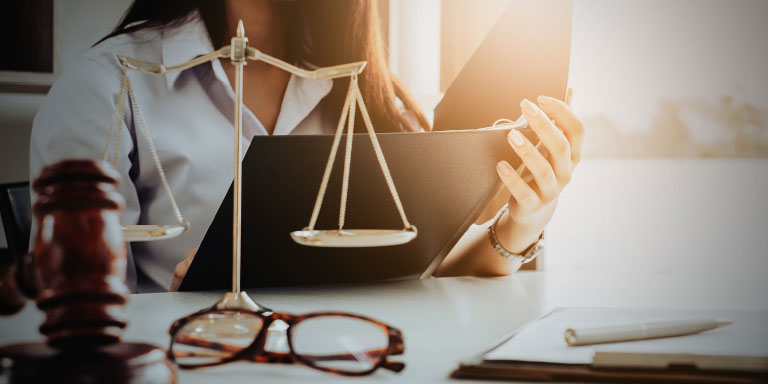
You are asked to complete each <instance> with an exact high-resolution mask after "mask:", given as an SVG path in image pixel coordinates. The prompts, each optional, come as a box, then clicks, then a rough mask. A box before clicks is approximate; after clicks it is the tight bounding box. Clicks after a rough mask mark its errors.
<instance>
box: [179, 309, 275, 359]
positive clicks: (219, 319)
mask: <svg viewBox="0 0 768 384" xmlns="http://www.w3.org/2000/svg"><path fill="white" fill-rule="evenodd" d="M263 324H264V320H263V319H262V318H261V317H259V316H257V315H254V314H250V313H241V312H235V311H233V312H214V313H207V314H203V315H200V316H199V317H196V318H194V319H192V320H190V321H189V322H188V323H187V324H185V325H184V327H182V328H181V329H180V330H179V331H178V332H177V333H176V336H175V338H174V340H173V342H172V344H171V351H170V352H171V354H172V355H173V357H174V359H175V360H176V362H177V363H178V364H181V365H191V366H194V365H205V364H213V363H217V362H220V361H222V360H226V359H228V358H231V357H232V356H234V355H235V354H237V353H238V352H240V351H242V350H243V349H245V348H248V346H249V345H251V343H253V340H254V339H255V338H256V336H257V335H258V334H259V331H260V330H261V327H262V326H263Z"/></svg>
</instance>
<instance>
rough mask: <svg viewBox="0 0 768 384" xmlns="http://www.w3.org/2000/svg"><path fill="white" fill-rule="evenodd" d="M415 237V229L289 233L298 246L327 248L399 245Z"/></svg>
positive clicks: (329, 230) (328, 230)
mask: <svg viewBox="0 0 768 384" xmlns="http://www.w3.org/2000/svg"><path fill="white" fill-rule="evenodd" d="M416 235H417V231H416V227H412V228H411V229H343V230H338V229H325V230H311V231H308V230H304V231H294V232H291V238H292V239H293V241H295V242H296V243H298V244H301V245H306V246H310V247H329V248H358V247H360V248H362V247H386V246H391V245H400V244H405V243H407V242H410V241H411V240H413V239H415V238H416Z"/></svg>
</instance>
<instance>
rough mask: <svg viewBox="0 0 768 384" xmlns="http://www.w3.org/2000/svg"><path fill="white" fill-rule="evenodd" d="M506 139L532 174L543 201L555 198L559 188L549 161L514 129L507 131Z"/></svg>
mask: <svg viewBox="0 0 768 384" xmlns="http://www.w3.org/2000/svg"><path fill="white" fill-rule="evenodd" d="M507 141H508V142H509V145H510V146H511V147H512V148H513V149H514V150H515V152H516V153H517V156H519V157H520V160H522V162H523V164H525V166H526V167H527V168H528V170H529V171H530V172H531V175H533V179H534V180H535V181H536V185H537V186H538V189H539V197H541V199H542V200H544V201H550V200H552V199H554V198H556V197H557V195H558V193H559V192H560V188H559V186H558V183H557V179H556V178H555V172H554V171H553V170H552V165H550V164H549V161H547V159H545V158H544V156H542V154H541V152H539V150H538V149H536V147H534V146H533V144H532V143H531V142H530V141H529V140H528V139H527V138H526V137H525V136H523V134H522V133H520V132H519V131H518V130H516V129H513V130H511V131H509V135H507ZM518 176H520V175H518ZM521 180H522V179H521Z"/></svg>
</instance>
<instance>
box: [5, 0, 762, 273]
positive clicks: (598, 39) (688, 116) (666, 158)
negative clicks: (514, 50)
mask: <svg viewBox="0 0 768 384" xmlns="http://www.w3.org/2000/svg"><path fill="white" fill-rule="evenodd" d="M508 4H509V1H508V0H473V1H467V0H378V1H377V6H378V7H379V11H380V14H381V16H382V18H383V20H384V21H385V22H384V23H383V28H384V29H385V30H384V36H385V39H386V40H387V43H388V45H389V49H390V65H391V67H392V70H393V71H394V72H395V73H396V74H397V75H398V76H399V77H400V79H401V80H402V81H403V82H404V83H405V85H406V87H407V88H408V89H410V90H411V91H412V92H413V93H414V95H415V96H416V98H417V100H418V102H419V104H420V105H421V106H422V108H423V109H424V111H425V112H426V114H427V115H428V116H430V115H431V112H432V109H433V108H434V106H435V105H436V104H437V102H438V101H439V100H440V97H441V95H442V93H441V92H442V91H443V90H444V89H446V88H447V86H448V85H449V84H450V82H451V81H452V79H453V77H454V76H455V75H456V74H457V73H458V71H459V70H460V69H461V68H462V66H463V65H464V63H465V62H466V60H468V59H469V57H470V56H471V54H472V53H473V52H474V50H475V49H476V47H477V45H478V44H479V43H480V42H481V41H482V39H483V38H484V36H485V34H486V32H487V31H488V30H489V29H490V28H491V27H492V26H493V25H494V23H495V22H496V21H497V18H498V17H499V16H500V15H501V14H502V12H503V11H504V10H505V9H506V7H507V5H508ZM129 5H130V0H110V1H100V0H28V1H25V2H22V1H5V2H2V5H0V21H2V22H0V28H3V31H2V32H3V38H2V39H3V44H2V46H0V48H2V51H0V52H3V53H2V55H3V58H2V60H0V164H2V165H0V183H7V182H11V181H20V180H28V179H29V175H28V174H27V172H28V171H27V168H28V148H29V132H30V129H31V125H32V119H33V117H34V114H35V112H36V110H37V108H38V107H39V106H40V104H41V103H42V101H43V99H44V97H45V92H46V91H47V89H48V87H49V85H50V83H51V81H53V80H54V79H55V78H56V76H57V75H58V74H60V73H61V72H62V71H64V70H66V69H67V68H68V67H69V66H71V65H72V63H73V61H74V60H75V59H76V57H77V55H78V54H79V53H81V52H82V51H84V50H85V49H87V48H88V47H89V46H91V45H92V44H93V43H95V42H96V41H97V40H98V39H100V38H101V37H102V36H104V35H106V34H107V33H108V32H109V31H110V30H111V29H112V28H113V27H114V25H115V24H116V23H117V21H118V20H119V19H120V17H121V16H122V14H123V13H124V12H125V10H126V8H127V7H128V6H129ZM20 12H21V13H26V14H27V15H32V16H29V19H26V18H22V19H21V20H19V18H18V17H16V16H15V15H19V14H20ZM766 19H768V2H766V1H761V0H736V1H725V0H678V1H674V2H669V1H662V0H650V1H628V0H575V1H574V17H573V34H572V47H571V67H570V80H569V83H570V86H571V87H572V88H574V90H575V96H574V101H573V105H574V108H575V109H576V110H577V112H578V113H579V114H580V115H581V116H582V118H583V120H584V122H585V123H586V126H587V134H586V139H585V144H584V158H585V160H584V161H583V163H582V165H581V166H580V167H579V169H578V170H577V172H576V174H575V178H574V180H573V182H572V183H571V185H569V187H568V188H567V189H566V191H565V193H564V194H563V196H562V198H561V201H560V207H559V209H558V211H557V213H556V216H555V218H554V219H553V221H552V224H551V225H550V227H549V229H548V238H549V239H550V241H549V247H548V251H547V254H546V257H544V258H543V259H542V260H541V261H540V263H539V269H575V268H615V269H631V270H635V269H643V270H653V271H656V272H660V273H688V274H708V273H712V272H714V271H719V272H722V271H727V270H728V269H729V268H738V270H739V271H742V272H743V273H747V274H749V273H758V272H759V271H765V270H768V236H766V234H768V203H766V202H765V199H766V196H768V159H767V158H768V73H767V72H768V70H767V68H768V44H766V36H768V24H766V23H765V20H766ZM14 25H16V26H19V25H21V26H26V27H27V29H28V30H29V31H30V32H29V34H28V33H20V32H19V31H18V30H14V28H16V29H18V28H19V27H14ZM28 39H37V41H43V42H47V43H45V44H36V45H30V44H28ZM46 44H48V45H46ZM25 46H32V47H38V48H39V49H38V50H34V51H31V52H27V51H24V52H25V56H24V57H34V58H35V59H34V60H29V61H28V62H24V63H22V64H23V65H26V68H18V63H19V62H18V60H11V58H12V57H10V56H9V55H8V54H7V52H8V50H9V49H10V48H9V47H15V48H13V49H20V48H19V47H25ZM28 48H29V47H27V48H24V49H28ZM521 55H522V56H523V57H522V58H524V53H521ZM14 63H15V64H14ZM510 109H511V110H515V111H516V110H517V109H518V107H517V106H515V105H510ZM3 241H4V238H2V235H0V247H2V246H3ZM661 244H663V246H662V245H661ZM574 247H578V248H580V249H589V250H591V251H590V252H589V255H590V256H589V257H587V258H586V259H585V258H580V259H578V260H576V259H573V258H569V257H568V255H569V249H573V248H574ZM582 253H583V252H580V254H582ZM733 260H738V261H737V262H734V261H733ZM740 273H741V272H740Z"/></svg>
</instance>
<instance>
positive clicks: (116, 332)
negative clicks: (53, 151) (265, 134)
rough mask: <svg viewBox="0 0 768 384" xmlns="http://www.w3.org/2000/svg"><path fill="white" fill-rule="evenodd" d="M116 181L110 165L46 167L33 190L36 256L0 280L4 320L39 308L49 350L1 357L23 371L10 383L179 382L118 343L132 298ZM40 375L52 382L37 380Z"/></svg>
mask: <svg viewBox="0 0 768 384" xmlns="http://www.w3.org/2000/svg"><path fill="white" fill-rule="evenodd" d="M119 179H120V175H119V174H118V173H117V172H116V171H115V170H114V169H112V168H111V167H110V165H109V164H107V163H102V162H97V161H92V160H65V161H62V162H59V163H56V164H53V165H50V166H48V167H45V168H44V169H43V170H42V171H41V173H40V175H39V176H38V177H37V179H36V180H35V181H34V182H33V184H32V188H33V190H34V191H35V193H36V194H37V201H36V202H35V204H34V205H33V207H32V212H33V215H34V221H35V223H36V231H35V232H34V233H33V250H32V251H31V252H30V253H29V254H27V255H26V256H25V257H23V258H22V259H20V260H18V261H17V263H16V264H15V266H11V267H10V268H5V270H4V271H0V311H2V312H3V314H12V313H15V312H18V311H19V310H20V309H21V308H22V307H23V306H24V305H25V302H26V300H27V299H33V300H35V302H36V304H37V307H38V308H39V309H40V310H41V311H42V312H43V313H44V314H45V321H44V322H43V324H42V325H41V326H40V332H41V333H42V334H43V335H45V337H46V344H47V345H43V344H41V343H25V344H17V345H12V346H5V347H2V348H0V357H6V358H9V359H11V360H12V361H14V363H15V364H16V367H15V368H12V370H13V369H15V371H12V373H11V375H10V376H11V378H12V380H11V381H12V382H13V381H14V378H15V379H16V381H18V382H32V381H35V382H45V381H47V380H48V379H50V378H66V377H74V379H73V380H72V381H71V382H79V381H81V380H80V379H83V380H82V381H88V380H96V382H102V381H110V382H126V383H128V382H136V381H137V380H138V382H160V383H167V382H174V381H175V374H174V372H173V370H172V369H171V368H170V366H169V364H168V363H167V361H166V359H165V355H164V353H163V352H162V350H161V349H159V348H157V347H155V346H153V345H150V344H142V343H123V342H121V341H120V337H121V336H122V333H123V331H124V330H125V328H126V325H127V320H126V316H125V311H124V306H125V303H126V301H127V297H128V294H129V290H128V288H127V286H126V285H125V272H126V244H125V242H124V241H123V234H122V231H121V229H120V214H121V212H122V210H123V207H124V205H125V202H124V199H123V197H122V196H121V195H120V194H119V193H118V192H117V189H116V187H117V185H118V183H119ZM89 360H90V361H89ZM97 362H98V363H97ZM43 366H48V367H50V368H51V370H52V371H54V372H53V373H51V372H46V370H45V369H40V370H39V372H36V369H35V368H34V367H41V368H42V367H43ZM107 367H109V368H107ZM57 370H61V371H66V372H55V371H57ZM147 372H152V376H153V377H147ZM64 382H70V381H68V380H66V379H65V380H64Z"/></svg>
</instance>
